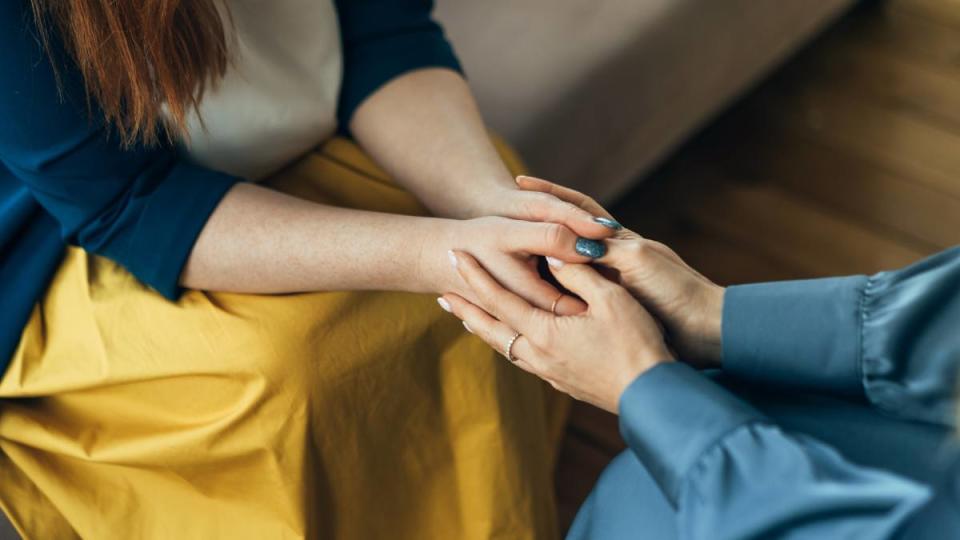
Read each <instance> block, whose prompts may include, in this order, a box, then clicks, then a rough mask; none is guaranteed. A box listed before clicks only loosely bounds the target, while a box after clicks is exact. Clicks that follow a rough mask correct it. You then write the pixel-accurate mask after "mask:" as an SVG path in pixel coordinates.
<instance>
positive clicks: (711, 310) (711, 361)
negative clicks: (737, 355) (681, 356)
mask: <svg viewBox="0 0 960 540" xmlns="http://www.w3.org/2000/svg"><path fill="white" fill-rule="evenodd" d="M725 293H726V288H725V287H721V286H719V285H713V284H711V285H710V286H709V287H708V288H707V290H706V291H705V294H704V310H703V314H704V317H703V326H702V328H701V329H700V335H701V336H702V341H701V344H702V350H701V351H700V352H701V357H702V360H703V362H704V364H705V365H704V366H703V367H710V368H719V367H720V366H721V362H722V360H723V358H722V357H723V297H724V295H725Z"/></svg>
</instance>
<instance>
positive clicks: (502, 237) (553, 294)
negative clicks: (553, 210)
mask: <svg viewBox="0 0 960 540" xmlns="http://www.w3.org/2000/svg"><path fill="white" fill-rule="evenodd" d="M447 223H448V226H447V227H446V228H444V229H443V231H442V232H441V234H440V235H439V236H438V237H437V238H432V239H430V240H429V241H427V242H425V243H424V245H425V246H426V247H425V248H424V249H423V253H422V254H421V261H422V262H421V274H422V276H423V278H422V279H426V280H427V281H428V282H429V283H428V285H429V289H428V290H433V291H436V292H441V293H442V292H450V291H452V292H456V293H458V294H460V295H461V296H464V297H467V298H469V299H471V300H473V299H475V297H474V296H473V292H472V291H471V290H470V288H469V287H467V285H466V283H464V281H463V280H462V279H461V277H460V276H459V275H458V274H457V272H456V271H455V270H454V269H453V267H451V265H450V259H449V257H448V253H449V251H450V250H463V251H465V252H468V253H470V254H472V255H473V256H474V257H476V258H478V259H480V260H482V261H483V264H484V266H485V267H486V268H488V269H489V272H490V273H491V274H492V275H493V276H494V277H495V278H496V279H497V280H498V281H499V282H500V283H502V284H503V285H504V286H505V287H507V288H509V289H510V290H511V291H516V293H517V294H518V295H519V296H521V297H522V298H523V299H524V300H525V301H527V302H529V303H530V304H532V305H534V306H536V307H538V308H540V309H544V310H548V311H553V312H555V313H558V314H564V315H570V314H574V313H580V312H582V311H583V310H585V309H586V308H587V306H586V304H585V303H584V302H583V301H581V300H580V299H578V298H576V297H574V296H571V295H568V294H563V293H561V291H559V290H557V288H556V287H554V286H553V285H551V284H550V283H548V282H547V281H545V280H544V279H543V278H541V277H540V275H539V273H538V271H537V262H538V260H539V257H540V256H550V257H553V258H555V259H558V260H562V261H566V262H571V263H584V262H588V261H591V260H593V259H595V258H596V257H599V256H601V255H603V253H604V252H605V251H606V248H605V247H604V245H603V244H602V243H600V242H597V241H594V240H589V239H586V238H582V237H578V236H577V235H576V234H575V233H574V232H573V231H571V230H570V229H569V228H567V227H566V226H564V225H558V224H556V223H534V222H528V221H520V220H515V219H507V218H502V217H485V218H477V219H470V220H465V221H450V222H447Z"/></svg>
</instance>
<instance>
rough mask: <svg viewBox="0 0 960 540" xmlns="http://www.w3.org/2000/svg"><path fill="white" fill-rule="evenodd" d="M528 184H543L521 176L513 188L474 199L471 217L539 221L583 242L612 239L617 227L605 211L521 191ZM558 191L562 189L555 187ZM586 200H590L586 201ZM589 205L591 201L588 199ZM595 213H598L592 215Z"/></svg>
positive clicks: (534, 192)
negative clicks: (568, 230) (474, 203)
mask: <svg viewBox="0 0 960 540" xmlns="http://www.w3.org/2000/svg"><path fill="white" fill-rule="evenodd" d="M531 182H545V181H543V180H539V179H536V178H532V177H529V176H520V177H517V179H516V185H515V186H509V187H498V188H496V189H494V190H493V192H492V193H488V194H487V195H484V196H482V197H476V198H475V199H476V206H475V207H474V208H473V209H472V211H471V213H472V215H473V217H483V216H501V217H506V218H511V219H520V220H524V221H540V222H546V223H557V224H559V225H564V226H566V227H567V228H568V229H570V230H571V231H573V232H575V233H577V234H578V235H579V236H582V237H584V238H591V239H594V240H600V239H604V238H609V237H611V236H613V235H614V234H615V233H616V231H617V230H619V229H620V225H619V224H618V223H616V222H615V221H612V220H611V219H609V218H610V216H609V214H607V213H606V210H604V209H603V208H601V207H600V205H598V204H596V203H593V204H592V205H588V204H585V205H583V206H581V205H578V204H575V203H572V202H569V201H566V200H564V199H563V198H561V197H559V196H557V195H556V194H554V193H550V192H541V191H536V190H529V189H523V186H526V185H529V184H530V183H531ZM556 187H557V188H560V189H566V188H562V187H561V186H556ZM588 199H589V198H588ZM589 200H590V201H592V199H589ZM593 211H596V212H597V213H593Z"/></svg>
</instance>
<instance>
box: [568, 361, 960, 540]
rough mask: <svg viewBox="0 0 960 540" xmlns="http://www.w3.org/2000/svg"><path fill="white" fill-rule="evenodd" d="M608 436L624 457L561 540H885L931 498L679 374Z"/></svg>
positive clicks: (647, 394) (668, 376)
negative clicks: (617, 435)
mask: <svg viewBox="0 0 960 540" xmlns="http://www.w3.org/2000/svg"><path fill="white" fill-rule="evenodd" d="M620 427H621V432H622V433H623V435H624V438H625V439H626V440H627V442H628V444H629V446H630V450H631V451H632V452H633V454H634V456H631V457H630V458H624V457H621V458H618V460H617V461H616V462H615V463H616V464H615V465H614V466H613V467H612V468H611V470H608V471H607V472H605V474H604V476H603V477H602V478H601V480H600V482H599V483H598V485H597V486H596V488H595V490H594V493H593V494H592V495H591V498H590V500H589V501H588V503H587V504H586V505H584V507H583V509H582V510H581V512H580V513H579V514H578V516H577V519H576V521H575V523H574V526H573V527H572V528H571V532H570V534H569V536H568V538H573V539H580V538H591V539H598V540H599V539H613V538H617V539H619V538H684V539H711V540H714V539H716V540H723V539H743V538H795V539H807V538H809V539H818V540H819V539H823V538H863V539H871V540H873V539H883V538H893V537H895V535H896V534H897V533H898V532H899V531H901V530H902V529H903V528H904V527H905V526H907V525H908V524H909V522H910V520H911V518H912V517H913V515H914V514H916V513H917V512H918V511H920V509H921V508H922V507H923V506H924V505H925V504H926V503H927V502H928V501H929V500H930V499H931V492H930V489H929V488H928V487H926V486H923V485H921V484H918V483H915V482H912V481H910V480H907V479H905V478H901V477H899V476H897V475H894V474H891V473H887V472H884V471H880V470H876V469H870V468H867V467H861V466H858V465H855V464H853V463H850V462H849V461H847V460H845V459H844V458H843V457H842V456H840V454H838V453H837V452H836V451H834V450H833V449H831V448H829V447H828V446H826V445H824V444H822V443H819V442H817V441H816V440H813V439H810V438H807V437H802V436H797V435H791V434H788V433H785V432H783V431H781V430H780V429H779V428H778V427H776V426H775V425H773V424H771V423H770V422H769V421H768V420H767V419H766V418H764V417H763V416H762V415H761V414H760V413H759V412H757V411H756V410H754V409H753V408H751V407H750V406H749V405H747V404H746V403H744V402H742V401H740V400H739V399H738V398H736V397H734V396H733V395H732V394H730V393H728V392H727V391H726V390H725V389H723V388H721V387H720V386H718V385H716V384H715V383H713V382H712V381H710V380H709V379H707V378H706V377H704V376H703V375H702V374H700V373H697V372H696V371H694V370H693V369H691V368H690V367H688V366H686V365H684V364H680V363H672V364H663V365H660V366H658V367H656V368H654V369H652V370H650V371H648V372H647V373H646V374H644V375H642V376H641V377H639V378H637V380H636V381H634V382H633V383H632V384H631V386H630V387H629V388H628V389H627V390H626V392H625V393H624V394H623V397H622V398H621V401H620ZM633 457H635V458H636V459H631V458H633ZM645 478H651V479H652V480H653V482H654V483H655V485H653V486H648V487H647V488H644V487H643V486H644V479H645ZM658 488H659V489H658ZM661 498H665V499H666V502H667V504H664V503H663V502H661ZM648 508H660V510H659V511H658V512H657V515H653V516H650V515H648V516H644V515H643V514H644V512H645V511H646V509H648ZM664 514H669V515H664ZM634 516H636V517H637V518H636V519H633V517H634ZM941 524H943V525H944V526H948V527H949V526H951V525H952V526H960V523H958V522H957V521H953V522H951V523H946V522H941Z"/></svg>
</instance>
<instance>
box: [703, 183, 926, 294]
mask: <svg viewBox="0 0 960 540" xmlns="http://www.w3.org/2000/svg"><path fill="white" fill-rule="evenodd" d="M689 218H690V219H691V220H694V221H696V222H697V223H699V224H700V225H701V226H703V227H704V228H707V229H710V230H712V231H714V232H715V233H716V234H718V235H720V236H722V237H724V238H728V239H730V240H731V241H734V242H737V243H739V244H742V245H745V246H749V247H751V248H752V249H756V250H758V251H760V252H762V253H765V254H767V255H768V256H770V257H772V258H774V259H776V260H778V261H782V262H784V263H785V264H789V265H790V266H791V267H792V268H796V269H798V270H799V271H801V272H803V273H807V274H810V275H845V274H857V273H873V272H877V271H880V270H886V269H890V268H897V267H900V266H904V265H907V264H910V263H912V262H914V261H916V260H918V259H920V258H921V257H923V256H924V255H925V254H926V251H923V250H918V249H915V248H912V247H909V246H905V245H903V244H901V243H899V242H897V241H894V240H892V239H890V238H888V237H886V236H884V235H882V234H881V233H877V232H875V231H872V230H870V229H868V228H866V227H863V226H861V225H860V224H858V223H856V222H853V221H851V220H849V219H848V218H845V217H844V216H841V215H838V214H832V213H830V212H829V211H828V210H826V209H824V208H822V207H820V206H817V205H814V204H810V203H808V202H807V201H805V200H803V199H801V198H799V197H796V196H791V195H790V194H789V193H788V192H785V191H784V190H782V189H780V188H776V187H754V186H744V187H730V188H727V189H724V190H720V191H718V192H717V193H716V195H715V196H714V197H712V198H711V199H710V200H709V201H708V202H707V203H706V204H704V205H702V206H701V207H699V208H696V209H693V210H692V211H691V215H690V216H689Z"/></svg>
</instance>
